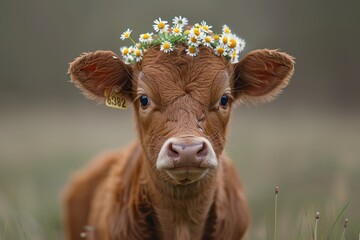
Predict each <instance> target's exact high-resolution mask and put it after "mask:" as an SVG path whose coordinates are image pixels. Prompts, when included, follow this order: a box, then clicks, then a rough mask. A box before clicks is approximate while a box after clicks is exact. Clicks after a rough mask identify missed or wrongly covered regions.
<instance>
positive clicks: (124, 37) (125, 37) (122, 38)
mask: <svg viewBox="0 0 360 240" xmlns="http://www.w3.org/2000/svg"><path fill="white" fill-rule="evenodd" d="M131 32H132V30H130V29H129V28H128V29H127V30H126V31H125V32H123V34H121V37H120V38H121V40H125V39H127V38H129V37H130V34H131Z"/></svg>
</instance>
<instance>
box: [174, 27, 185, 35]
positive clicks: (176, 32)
mask: <svg viewBox="0 0 360 240" xmlns="http://www.w3.org/2000/svg"><path fill="white" fill-rule="evenodd" d="M182 31H183V28H182V27H181V26H179V25H177V26H174V27H173V29H172V34H173V35H174V36H181V35H182Z"/></svg>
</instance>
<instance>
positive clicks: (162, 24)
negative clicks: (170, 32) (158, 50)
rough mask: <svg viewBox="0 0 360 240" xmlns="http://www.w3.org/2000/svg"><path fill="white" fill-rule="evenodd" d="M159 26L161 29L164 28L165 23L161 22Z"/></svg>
mask: <svg viewBox="0 0 360 240" xmlns="http://www.w3.org/2000/svg"><path fill="white" fill-rule="evenodd" d="M157 26H158V28H159V29H163V28H164V27H165V23H164V22H159V23H158V25H157Z"/></svg>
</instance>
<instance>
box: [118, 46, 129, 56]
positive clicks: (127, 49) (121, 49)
mask: <svg viewBox="0 0 360 240" xmlns="http://www.w3.org/2000/svg"><path fill="white" fill-rule="evenodd" d="M120 52H121V54H122V55H123V57H124V58H126V57H127V56H129V55H130V53H131V51H130V48H128V47H126V46H124V47H122V48H120Z"/></svg>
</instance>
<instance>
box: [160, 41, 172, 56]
mask: <svg viewBox="0 0 360 240" xmlns="http://www.w3.org/2000/svg"><path fill="white" fill-rule="evenodd" d="M160 50H161V51H164V52H165V53H169V52H171V51H172V50H174V49H173V46H172V44H171V43H170V42H169V41H165V42H163V43H162V44H161V46H160Z"/></svg>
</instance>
